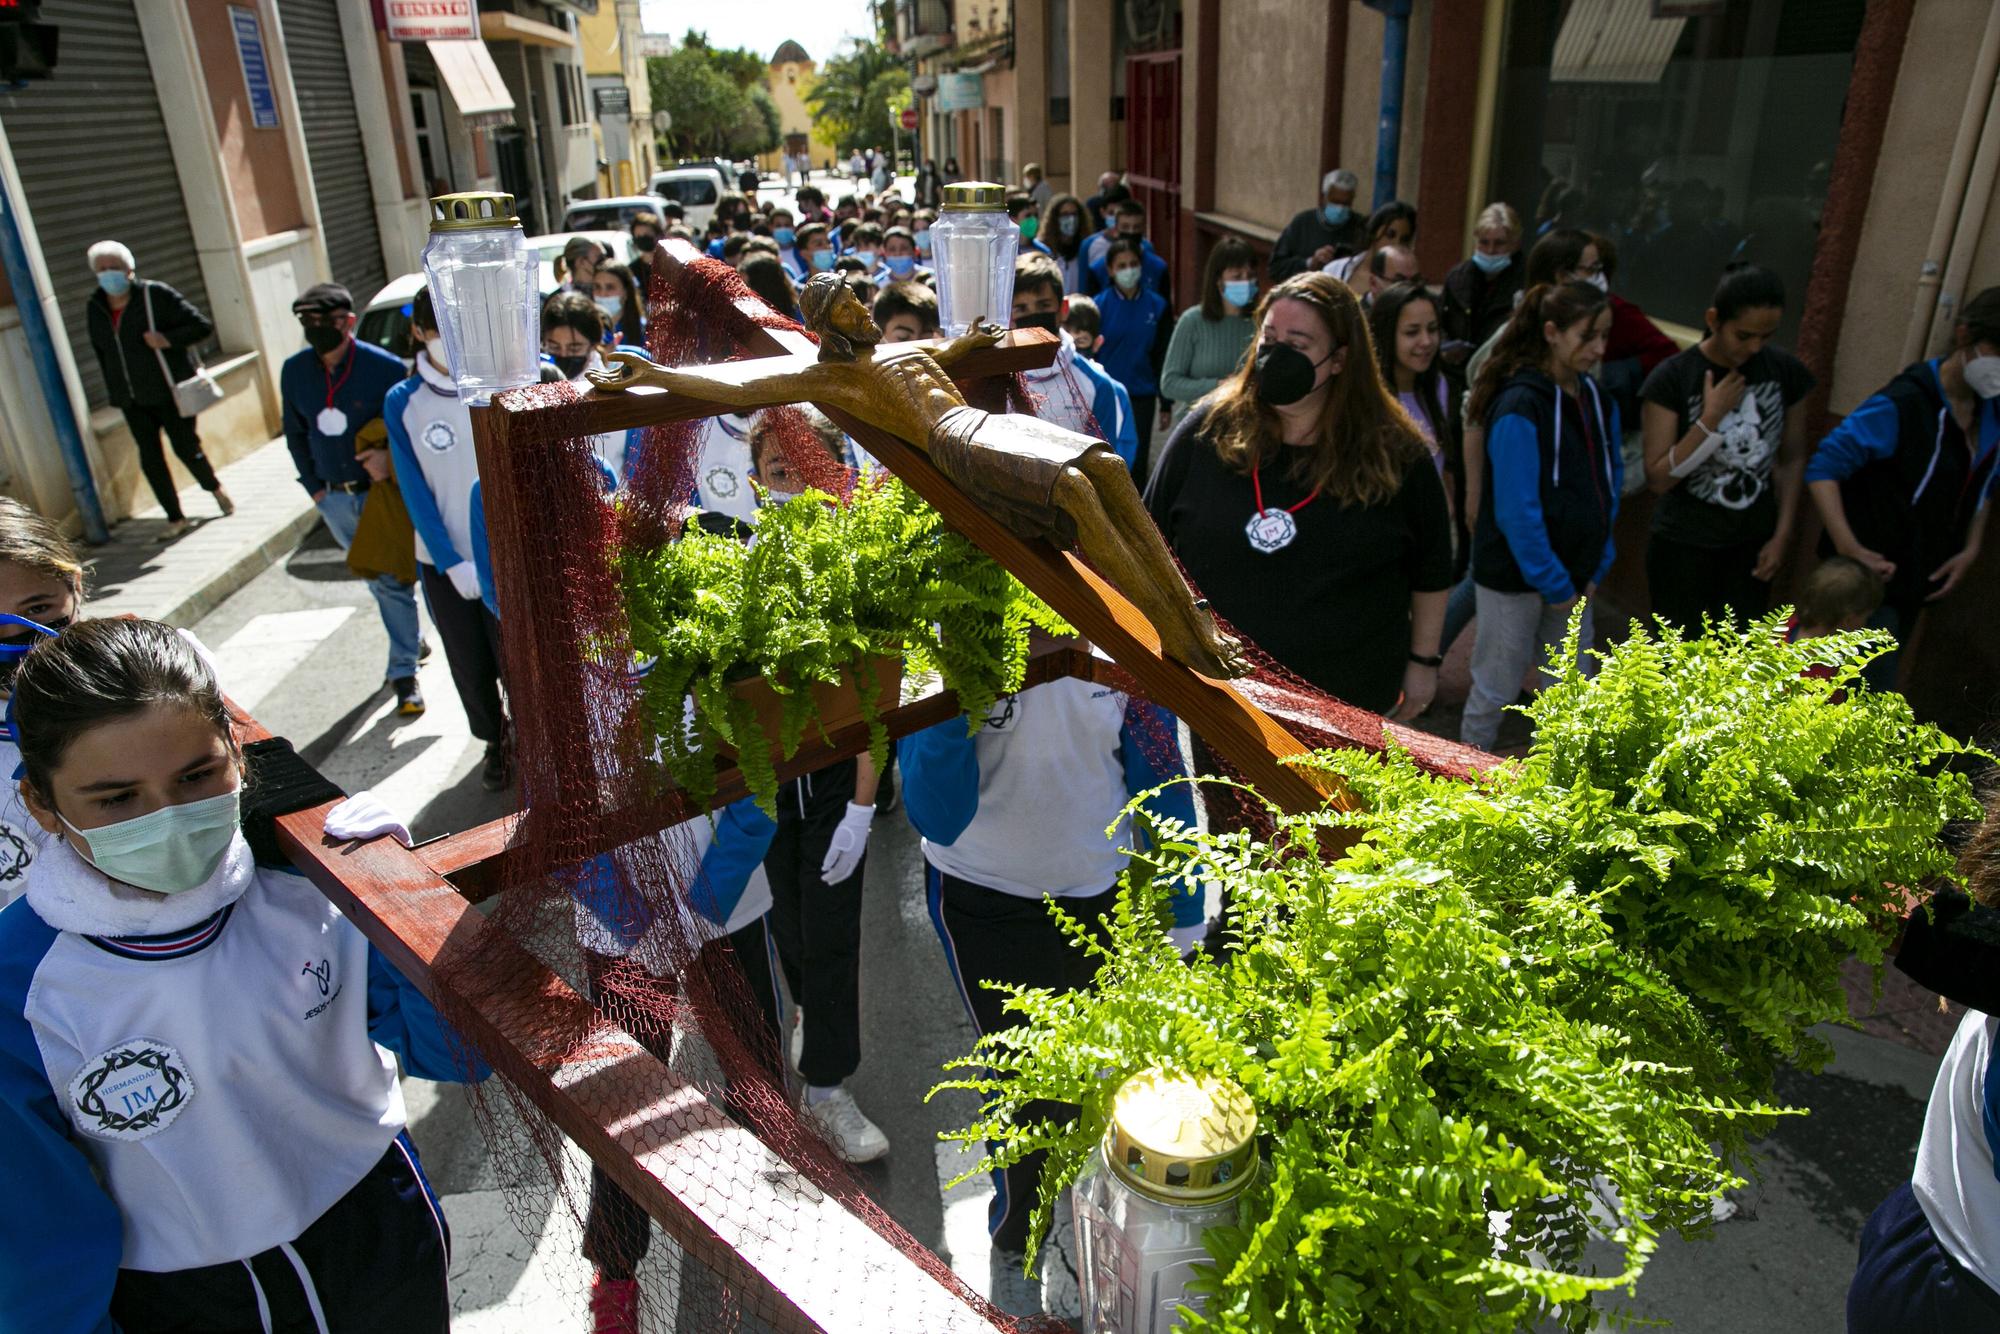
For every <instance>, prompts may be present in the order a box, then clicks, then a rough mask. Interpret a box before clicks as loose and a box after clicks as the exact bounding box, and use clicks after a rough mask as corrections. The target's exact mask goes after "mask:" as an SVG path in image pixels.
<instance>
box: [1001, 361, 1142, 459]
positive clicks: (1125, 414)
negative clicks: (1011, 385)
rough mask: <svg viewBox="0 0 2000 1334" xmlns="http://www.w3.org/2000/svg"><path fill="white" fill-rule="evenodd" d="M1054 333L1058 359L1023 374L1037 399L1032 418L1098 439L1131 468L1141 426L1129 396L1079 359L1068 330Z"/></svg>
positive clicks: (1099, 370)
mask: <svg viewBox="0 0 2000 1334" xmlns="http://www.w3.org/2000/svg"><path fill="white" fill-rule="evenodd" d="M1058 335H1059V336H1060V337H1061V339H1062V346H1060V347H1059V348H1057V349H1056V359H1055V360H1054V361H1053V362H1052V363H1050V364H1049V365H1048V366H1046V367H1043V368H1042V369H1040V370H1031V371H1023V372H1021V379H1022V380H1023V381H1024V382H1025V383H1026V384H1027V386H1028V389H1029V390H1030V391H1031V392H1032V393H1034V394H1036V395H1037V396H1038V397H1040V399H1041V403H1040V405H1039V409H1038V411H1037V413H1036V415H1037V416H1039V417H1041V418H1042V420H1044V421H1050V422H1054V423H1055V424H1056V425H1058V426H1063V427H1067V428H1068V429H1070V430H1072V431H1075V432H1077V433H1078V434H1079V435H1091V436H1096V437H1098V438H1099V439H1101V440H1103V441H1104V443H1106V444H1108V445H1110V446H1111V448H1112V449H1114V450H1116V451H1117V453H1118V457H1119V458H1121V459H1124V460H1125V466H1126V467H1127V468H1130V467H1131V466H1132V464H1133V462H1134V460H1136V459H1137V458H1138V457H1139V423H1138V420H1137V419H1136V418H1135V417H1133V415H1132V398H1131V396H1130V395H1129V394H1127V393H1126V392H1125V386H1124V385H1122V384H1120V383H1118V381H1116V380H1114V379H1112V378H1111V376H1110V374H1109V373H1108V372H1106V371H1105V370H1104V369H1103V368H1102V367H1100V366H1098V365H1097V364H1096V363H1095V362H1093V361H1092V360H1091V359H1090V358H1088V357H1085V356H1080V355H1078V353H1077V350H1076V339H1074V338H1072V337H1070V333H1069V330H1067V329H1062V330H1058ZM1085 395H1088V396H1089V397H1088V400H1086V399H1085V397H1084V396H1085ZM1093 420H1094V421H1095V426H1094V427H1093V425H1092V422H1093Z"/></svg>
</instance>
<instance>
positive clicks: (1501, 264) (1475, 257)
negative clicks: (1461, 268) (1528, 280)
mask: <svg viewBox="0 0 2000 1334" xmlns="http://www.w3.org/2000/svg"><path fill="white" fill-rule="evenodd" d="M1472 262H1473V263H1474V264H1476V265H1478V267H1479V271H1480V272H1481V273H1498V272H1500V270H1502V269H1504V268H1506V267H1507V266H1508V265H1509V264H1511V263H1513V262H1514V257H1513V256H1512V255H1489V254H1487V253H1486V252H1485V251H1484V250H1475V251H1473V252H1472Z"/></svg>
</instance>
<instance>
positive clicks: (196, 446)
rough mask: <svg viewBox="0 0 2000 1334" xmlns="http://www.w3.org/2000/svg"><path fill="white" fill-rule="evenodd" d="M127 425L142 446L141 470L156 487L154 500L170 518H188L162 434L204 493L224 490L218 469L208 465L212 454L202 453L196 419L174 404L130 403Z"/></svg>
mask: <svg viewBox="0 0 2000 1334" xmlns="http://www.w3.org/2000/svg"><path fill="white" fill-rule="evenodd" d="M125 424H126V425H127V426H129V427H131V428H132V443H134V444H136V445H137V446H138V447H139V471H141V472H143V473H145V474H146V485H148V486H150V487H152V488H153V499H155V500H157V501H159V502H160V508H161V509H163V510H165V511H166V512H167V518H168V519H170V520H172V521H173V522H175V523H179V522H180V521H181V520H182V519H184V518H186V517H187V516H186V515H185V514H182V513H181V498H180V496H179V495H178V494H176V493H175V491H174V475H173V473H171V472H169V471H168V470H167V456H166V454H165V453H164V452H162V451H161V449H160V432H161V431H165V432H166V433H167V440H168V441H169V442H170V443H171V444H172V445H173V447H174V456H175V457H176V458H178V459H179V460H180V461H181V463H182V464H183V465H185V466H186V468H187V470H188V472H189V473H190V474H191V475H192V476H193V477H194V480H195V482H196V484H198V485H199V486H200V487H201V489H202V490H204V491H220V490H221V489H222V483H221V482H219V481H217V480H216V478H215V469H213V468H211V467H209V466H208V455H206V454H204V453H202V452H201V437H200V436H199V435H197V434H195V429H194V418H192V417H183V416H181V414H180V410H179V409H178V408H176V407H174V405H173V404H171V403H167V404H164V405H162V404H156V403H127V404H126V405H125Z"/></svg>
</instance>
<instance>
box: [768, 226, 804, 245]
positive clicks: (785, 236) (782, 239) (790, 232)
mask: <svg viewBox="0 0 2000 1334" xmlns="http://www.w3.org/2000/svg"><path fill="white" fill-rule="evenodd" d="M771 239H772V240H773V241H776V242H777V243H778V246H779V248H780V249H783V250H790V249H791V248H792V242H794V241H796V240H798V239H799V233H798V230H797V229H796V228H793V227H774V228H772V229H771Z"/></svg>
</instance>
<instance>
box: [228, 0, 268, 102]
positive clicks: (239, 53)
mask: <svg viewBox="0 0 2000 1334" xmlns="http://www.w3.org/2000/svg"><path fill="white" fill-rule="evenodd" d="M229 26H230V29H231V30H232V31H233V32H234V33H235V34H236V63H237V64H239V65H240V66H242V68H243V90H244V92H246V93H248V94H249V96H250V124H251V126H252V127H253V128H255V129H259V130H275V129H277V128H278V94H277V93H276V92H275V91H274V90H273V89H272V87H271V66H270V63H269V62H268V61H267V60H265V58H264V32H263V30H262V29H261V28H259V27H258V26H257V11H256V10H254V9H245V8H244V7H243V6H241V5H231V6H230V7H229Z"/></svg>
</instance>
